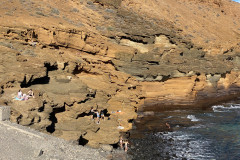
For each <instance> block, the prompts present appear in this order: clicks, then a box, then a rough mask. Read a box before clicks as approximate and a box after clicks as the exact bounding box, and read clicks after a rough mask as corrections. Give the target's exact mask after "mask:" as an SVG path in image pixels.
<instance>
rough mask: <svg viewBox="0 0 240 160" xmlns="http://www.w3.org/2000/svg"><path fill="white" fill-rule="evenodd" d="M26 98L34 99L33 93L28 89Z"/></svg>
mask: <svg viewBox="0 0 240 160" xmlns="http://www.w3.org/2000/svg"><path fill="white" fill-rule="evenodd" d="M28 97H33V98H34V93H33V91H32V89H30V90H29V91H28Z"/></svg>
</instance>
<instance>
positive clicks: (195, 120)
mask: <svg viewBox="0 0 240 160" xmlns="http://www.w3.org/2000/svg"><path fill="white" fill-rule="evenodd" d="M187 118H188V119H190V120H191V121H192V122H197V121H199V119H197V118H196V117H195V116H194V115H188V116H187Z"/></svg>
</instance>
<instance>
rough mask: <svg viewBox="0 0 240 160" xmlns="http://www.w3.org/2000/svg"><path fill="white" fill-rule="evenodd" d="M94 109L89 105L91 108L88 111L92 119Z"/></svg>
mask: <svg viewBox="0 0 240 160" xmlns="http://www.w3.org/2000/svg"><path fill="white" fill-rule="evenodd" d="M94 114H95V113H94V109H93V107H91V110H90V112H89V115H90V116H91V119H92V120H94Z"/></svg>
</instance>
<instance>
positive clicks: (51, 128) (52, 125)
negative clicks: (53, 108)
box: [46, 112, 57, 133]
mask: <svg viewBox="0 0 240 160" xmlns="http://www.w3.org/2000/svg"><path fill="white" fill-rule="evenodd" d="M49 119H50V121H51V122H52V124H51V125H50V126H48V127H47V128H46V130H47V132H49V133H53V132H54V131H55V123H57V118H56V116H55V113H54V112H52V113H50V117H49Z"/></svg>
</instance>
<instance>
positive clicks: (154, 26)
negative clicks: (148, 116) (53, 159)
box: [0, 0, 240, 147]
mask: <svg viewBox="0 0 240 160" xmlns="http://www.w3.org/2000/svg"><path fill="white" fill-rule="evenodd" d="M0 8H1V9H0V13H1V14H0V21H1V24H0V54H1V57H0V60H1V61H0V62H1V63H0V72H1V74H0V79H1V80H0V86H1V89H0V93H1V99H0V103H1V104H4V105H10V106H12V116H11V120H12V121H13V122H16V123H19V124H22V125H26V126H31V127H33V128H35V129H37V130H40V131H42V132H49V133H51V134H53V135H55V136H58V137H61V138H64V139H67V140H78V141H79V143H80V144H86V143H87V144H88V145H90V146H93V147H98V146H99V145H101V144H116V143H117V142H118V139H119V134H120V132H125V131H128V130H130V129H131V128H132V120H133V119H135V118H136V117H137V113H136V112H137V110H139V109H141V108H142V107H145V108H146V107H147V108H151V107H152V106H159V107H160V108H162V107H168V106H171V105H177V106H180V107H181V106H186V105H188V106H189V105H191V106H203V105H206V104H211V103H216V102H218V101H222V100H226V99H228V98H233V97H234V96H237V95H238V94H239V93H240V92H239V87H240V84H239V83H240V79H239V78H240V77H239V74H240V73H239V66H240V43H239V39H240V16H239V15H240V5H239V4H238V3H235V2H232V1H228V0H202V1H195V0H179V1H175V0H161V1H160V0H148V1H137V0H108V1H106V0H64V1H62V0H61V1H60V0H54V1H53V0H41V1H40V0H34V1H33V0H9V1H2V2H0ZM20 88H22V90H23V92H24V93H26V92H27V91H28V90H29V89H30V88H31V89H33V91H34V92H35V98H32V99H29V100H27V101H16V100H14V97H16V94H17V91H18V90H19V89H20ZM91 107H94V109H98V110H104V111H105V112H106V115H107V116H108V117H109V120H105V121H101V123H100V124H96V123H94V121H92V120H91V116H90V115H89V111H90V109H91ZM117 110H121V112H116V111H117ZM119 126H122V127H124V129H118V127H119Z"/></svg>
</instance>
